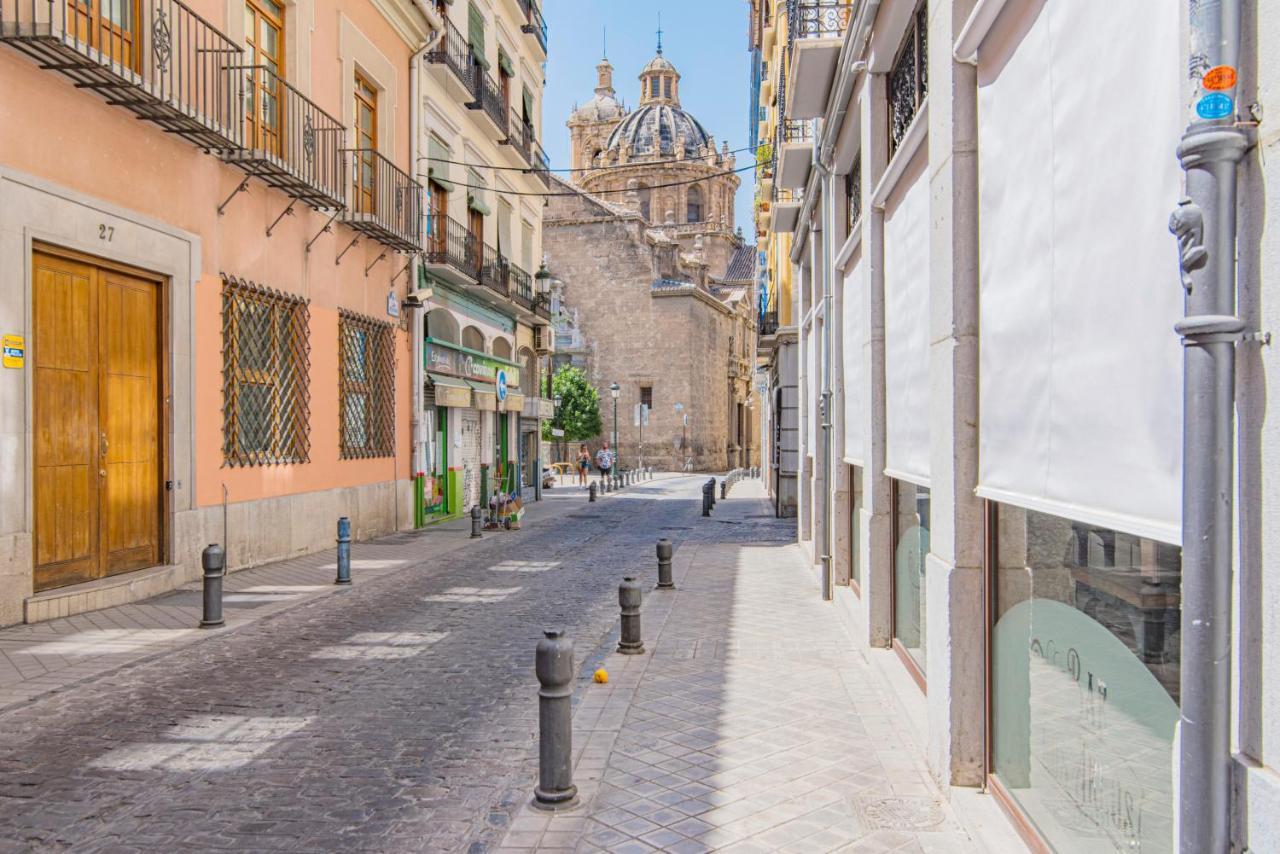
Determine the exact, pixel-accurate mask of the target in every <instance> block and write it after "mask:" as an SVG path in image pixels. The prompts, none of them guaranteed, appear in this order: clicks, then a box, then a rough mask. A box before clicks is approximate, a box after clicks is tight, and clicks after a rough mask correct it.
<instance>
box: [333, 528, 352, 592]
mask: <svg viewBox="0 0 1280 854" xmlns="http://www.w3.org/2000/svg"><path fill="white" fill-rule="evenodd" d="M337 544H338V561H337V562H338V575H337V577H336V578H335V579H333V583H334V584H350V583H351V520H350V519H348V518H347V517H346V516H342V517H339V519H338V539H337Z"/></svg>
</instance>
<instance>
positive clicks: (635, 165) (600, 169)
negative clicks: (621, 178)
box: [418, 145, 752, 173]
mask: <svg viewBox="0 0 1280 854" xmlns="http://www.w3.org/2000/svg"><path fill="white" fill-rule="evenodd" d="M751 150H752V147H751V146H749V145H748V146H744V147H743V148H734V149H731V150H730V151H728V152H718V153H719V154H720V155H721V156H723V155H724V154H726V153H727V154H739V153H741V152H743V151H751ZM418 160H420V161H421V160H430V161H431V162H432V163H448V164H449V165H451V166H469V167H470V168H472V169H492V170H494V171H495V172H524V173H530V172H569V173H574V172H612V171H615V170H621V169H640V168H643V167H646V166H664V165H666V164H668V163H696V162H698V160H697V159H696V158H689V159H685V160H681V159H679V158H676V157H669V158H666V159H664V160H645V161H643V162H638V163H619V164H617V165H616V166H597V167H595V168H590V169H565V168H556V169H551V168H547V169H533V168H531V167H528V166H495V165H493V164H492V163H468V162H466V161H465V160H446V159H445V158H443V157H432V156H431V155H429V154H422V155H419V156H418Z"/></svg>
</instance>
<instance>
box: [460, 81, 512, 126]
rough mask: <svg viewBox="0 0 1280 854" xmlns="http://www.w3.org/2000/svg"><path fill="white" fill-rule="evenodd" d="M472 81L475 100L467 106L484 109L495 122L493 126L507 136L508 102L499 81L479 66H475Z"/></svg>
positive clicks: (472, 92)
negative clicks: (503, 95) (504, 97)
mask: <svg viewBox="0 0 1280 854" xmlns="http://www.w3.org/2000/svg"><path fill="white" fill-rule="evenodd" d="M472 81H473V86H472V89H471V94H472V95H473V96H474V97H475V100H473V101H472V102H471V103H469V104H467V108H468V109H471V110H482V111H483V112H484V115H486V116H488V118H489V121H491V122H493V126H494V127H495V128H497V130H498V133H499V134H500V135H501V136H502V137H503V138H505V137H506V135H507V102H506V100H505V99H503V97H502V89H501V88H500V87H499V86H498V83H497V81H495V80H494V79H493V75H492V74H490V73H489V72H487V71H485V70H484V69H483V68H481V67H479V66H476V68H475V71H474V73H473V75H472Z"/></svg>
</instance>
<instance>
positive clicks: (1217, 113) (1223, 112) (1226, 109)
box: [1196, 92, 1236, 119]
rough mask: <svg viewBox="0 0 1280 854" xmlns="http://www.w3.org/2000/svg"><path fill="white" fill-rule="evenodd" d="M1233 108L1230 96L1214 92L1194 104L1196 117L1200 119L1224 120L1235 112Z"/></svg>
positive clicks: (1233, 104)
mask: <svg viewBox="0 0 1280 854" xmlns="http://www.w3.org/2000/svg"><path fill="white" fill-rule="evenodd" d="M1235 106H1236V105H1235V103H1234V102H1233V101H1232V100H1231V96H1230V95H1223V94H1222V93H1221V92H1214V93H1213V94H1211V95H1205V96H1204V97H1203V98H1201V99H1200V101H1199V102H1198V103H1197V104H1196V115H1198V116H1199V117H1200V118H1202V119H1225V118H1226V117H1227V116H1229V115H1231V114H1232V112H1234V111H1235Z"/></svg>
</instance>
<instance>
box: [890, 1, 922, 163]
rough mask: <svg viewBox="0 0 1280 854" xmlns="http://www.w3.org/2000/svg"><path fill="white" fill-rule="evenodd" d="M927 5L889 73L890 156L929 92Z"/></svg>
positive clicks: (919, 13)
mask: <svg viewBox="0 0 1280 854" xmlns="http://www.w3.org/2000/svg"><path fill="white" fill-rule="evenodd" d="M926 9H927V4H924V3H922V4H921V5H920V8H919V9H917V10H916V15H915V20H914V21H913V22H912V24H911V29H910V31H908V33H907V37H906V41H905V42H904V43H903V45H902V50H901V52H899V54H898V58H897V60H896V61H895V62H894V63H893V68H892V69H891V70H890V71H889V81H888V83H889V156H890V157H892V156H893V153H894V152H895V151H897V150H898V145H899V143H901V142H902V138H903V137H904V136H906V134H907V129H908V128H909V127H911V122H912V120H913V119H915V117H916V114H917V113H918V112H920V105H921V104H923V103H924V98H925V95H927V94H928V92H929V72H928V66H929V61H928V60H929V50H928V42H927V38H928V28H929V22H928V16H927V14H926Z"/></svg>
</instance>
